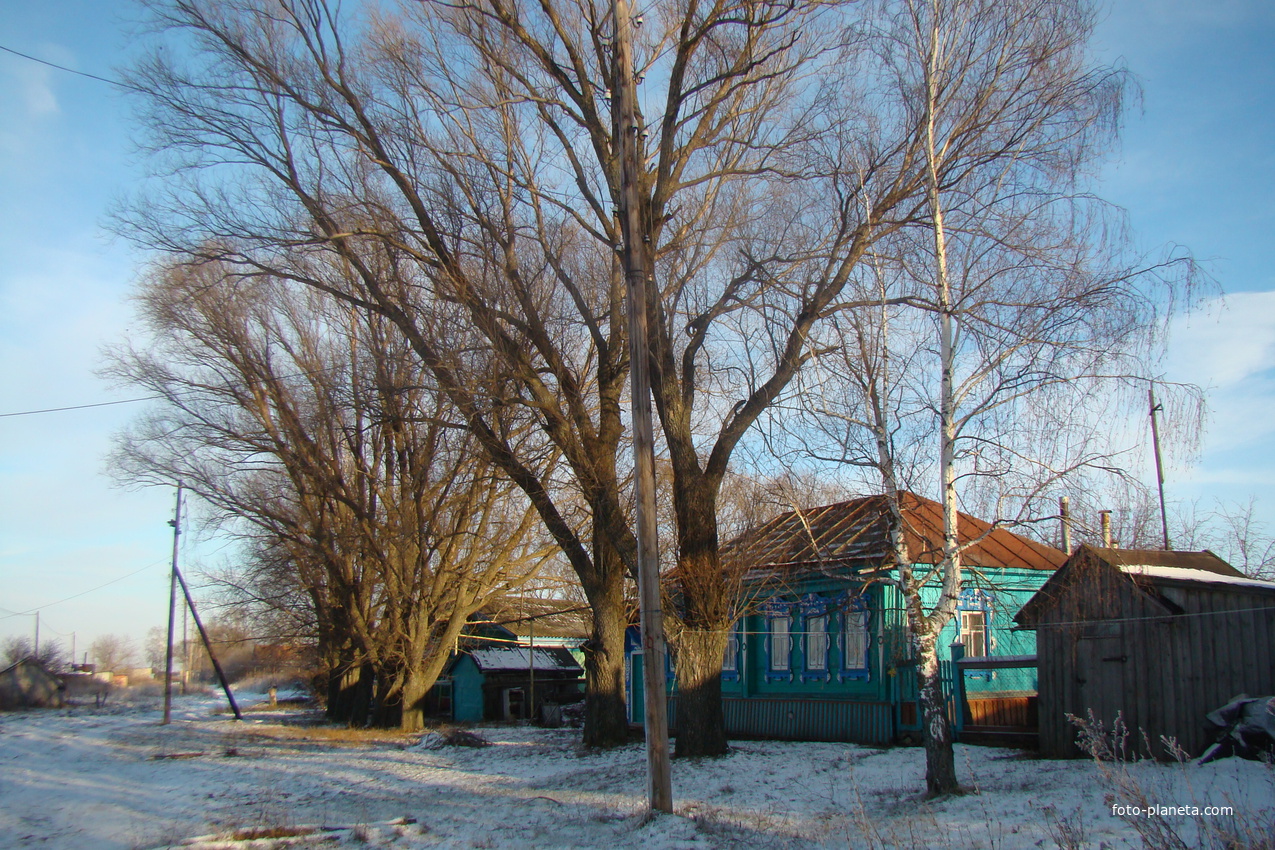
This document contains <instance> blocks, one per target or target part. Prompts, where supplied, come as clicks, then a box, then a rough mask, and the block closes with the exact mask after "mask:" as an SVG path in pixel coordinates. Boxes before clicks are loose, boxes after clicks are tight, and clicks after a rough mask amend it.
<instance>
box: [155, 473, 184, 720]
mask: <svg viewBox="0 0 1275 850" xmlns="http://www.w3.org/2000/svg"><path fill="white" fill-rule="evenodd" d="M168 524H169V525H171V526H172V527H173V566H172V569H171V570H170V571H169V574H168V643H167V645H166V648H165V650H164V719H163V721H161V723H160V725H161V726H167V725H168V724H169V723H170V722H171V721H172V719H173V620H174V619H175V618H176V616H177V540H178V538H179V537H180V536H181V533H182V528H181V525H182V483H181V482H180V481H178V482H177V507H176V508H175V509H174V510H173V518H172V519H170V520H169V521H168Z"/></svg>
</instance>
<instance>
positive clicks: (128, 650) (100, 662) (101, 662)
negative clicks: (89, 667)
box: [89, 634, 137, 673]
mask: <svg viewBox="0 0 1275 850" xmlns="http://www.w3.org/2000/svg"><path fill="white" fill-rule="evenodd" d="M89 658H92V659H93V663H94V664H96V665H97V669H98V670H103V671H111V672H115V673H120V672H122V671H125V670H128V669H129V668H130V667H132V666H133V665H134V664H135V663H136V662H137V647H136V645H134V643H133V640H132V638H129V637H127V636H126V635H117V634H106V635H99V636H98V637H96V638H94V639H93V642H92V643H90V644H89Z"/></svg>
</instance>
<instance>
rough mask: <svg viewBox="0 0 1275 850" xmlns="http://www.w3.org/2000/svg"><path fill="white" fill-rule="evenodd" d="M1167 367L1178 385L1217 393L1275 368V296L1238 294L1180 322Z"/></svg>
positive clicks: (1174, 328)
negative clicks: (1191, 386) (1192, 384)
mask: <svg viewBox="0 0 1275 850" xmlns="http://www.w3.org/2000/svg"><path fill="white" fill-rule="evenodd" d="M1167 366H1168V373H1169V376H1170V377H1172V378H1173V379H1175V380H1181V381H1189V382H1191V383H1195V384H1199V385H1200V386H1202V387H1206V388H1210V389H1215V390H1231V389H1236V390H1239V389H1241V388H1240V385H1241V384H1243V383H1244V382H1246V381H1249V380H1250V379H1253V378H1256V377H1259V376H1260V375H1261V374H1262V373H1264V372H1266V371H1268V370H1270V369H1272V368H1275V292H1237V293H1235V294H1233V295H1228V296H1226V297H1225V299H1217V300H1214V301H1212V302H1210V303H1209V304H1207V305H1205V307H1204V308H1203V309H1202V310H1199V311H1197V312H1194V313H1192V314H1189V315H1180V316H1177V317H1175V319H1174V320H1173V322H1172V326H1171V329H1170V337H1169V358H1168V362H1167ZM1241 395H1243V393H1241Z"/></svg>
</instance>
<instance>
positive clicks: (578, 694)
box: [446, 646, 584, 723]
mask: <svg viewBox="0 0 1275 850" xmlns="http://www.w3.org/2000/svg"><path fill="white" fill-rule="evenodd" d="M446 675H447V676H448V677H449V678H450V680H451V687H452V700H451V707H452V719H453V720H455V721H457V722H462V723H474V722H477V721H480V720H523V719H531V718H535V717H539V716H540V710H541V706H543V705H545V704H546V703H549V704H557V705H564V704H568V703H573V702H577V701H579V700H580V699H581V698H582V697H583V693H584V690H583V689H584V679H583V676H584V670H583V668H581V666H580V664H579V662H577V661H576V660H575V658H574V657H573V656H572V655H571V652H570V651H569V650H568V649H566V648H565V647H561V646H551V647H535V648H531V647H524V646H499V647H481V648H474V649H466V650H462V651H461V652H460V653H459V654H458V655H457V656H456V657H455V658H453V659H452V660H451V662H449V663H448V666H447V671H446Z"/></svg>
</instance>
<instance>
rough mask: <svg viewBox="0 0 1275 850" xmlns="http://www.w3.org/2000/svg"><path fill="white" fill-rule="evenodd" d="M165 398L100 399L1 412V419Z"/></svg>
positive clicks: (151, 396) (156, 396)
mask: <svg viewBox="0 0 1275 850" xmlns="http://www.w3.org/2000/svg"><path fill="white" fill-rule="evenodd" d="M159 398H163V396H158V395H148V396H141V397H140V398H123V399H120V400H119V401H99V402H97V403H96V404H73V405H71V406H69V407H46V408H44V409H43V410H19V411H17V412H16V413H0V419H4V418H6V417H9V416H35V415H36V414H37V413H62V412H63V411H66V410H88V409H89V408H90V407H110V406H111V405H113V404H136V403H137V402H139V401H154V400H155V399H159Z"/></svg>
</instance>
